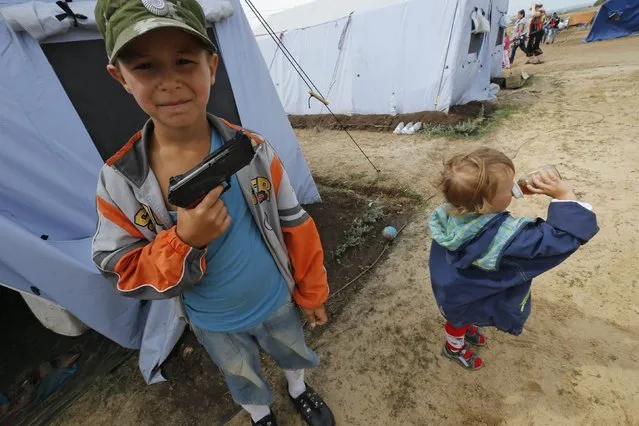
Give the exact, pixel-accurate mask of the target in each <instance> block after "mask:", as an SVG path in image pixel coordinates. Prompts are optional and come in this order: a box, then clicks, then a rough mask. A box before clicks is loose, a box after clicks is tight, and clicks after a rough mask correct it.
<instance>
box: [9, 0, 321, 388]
mask: <svg viewBox="0 0 639 426" xmlns="http://www.w3.org/2000/svg"><path fill="white" fill-rule="evenodd" d="M201 2H202V5H203V8H204V10H205V12H206V14H207V20H208V21H209V24H210V27H209V34H210V35H211V36H212V37H214V38H215V40H216V42H217V44H218V46H219V48H220V54H221V58H222V61H221V65H220V68H219V71H218V76H217V78H216V84H215V86H214V87H213V89H212V96H211V102H210V103H209V111H210V112H213V113H215V114H216V115H219V116H222V117H223V118H226V119H228V120H230V121H231V122H235V123H236V124H241V125H243V126H245V127H247V128H249V129H253V130H255V131H259V132H260V133H262V134H263V135H264V136H265V137H266V138H267V139H269V140H270V141H271V142H272V144H273V145H274V147H275V149H276V151H277V152H278V154H279V156H280V158H281V159H282V162H283V163H284V166H285V168H286V169H287V171H288V173H289V174H290V176H291V181H292V183H293V186H294V187H295V190H296V191H297V194H298V197H299V198H300V201H301V202H303V203H310V202H314V201H318V200H319V195H318V192H317V189H316V187H315V184H314V182H313V179H312V177H311V175H310V172H309V169H308V167H307V164H306V162H305V160H304V158H303V156H302V154H301V150H300V147H299V145H298V143H297V140H296V138H295V134H294V132H293V130H292V128H291V126H290V123H289V122H288V119H287V117H286V115H285V113H284V110H283V108H282V105H281V103H280V102H279V100H278V98H277V93H276V91H275V89H274V87H273V83H272V81H271V79H270V77H269V75H268V72H267V69H266V66H265V64H264V61H263V59H262V57H261V55H260V52H259V49H258V47H257V44H256V42H255V39H254V37H253V34H252V31H251V28H250V26H249V24H248V21H247V19H246V16H245V15H244V13H243V11H242V8H241V6H240V3H239V0H201ZM60 4H62V6H64V9H67V10H66V11H65V10H64V9H63V8H62V6H61V5H60ZM94 7H95V1H73V2H70V3H64V2H58V3H56V2H54V1H45V2H43V1H27V2H24V1H23V0H0V100H1V101H0V146H2V155H1V156H0V206H1V207H0V241H2V244H0V284H1V285H5V286H7V287H9V288H12V289H15V290H18V291H22V292H24V293H27V294H33V295H36V296H38V297H40V298H43V299H44V300H47V301H52V302H54V303H55V304H56V305H57V306H61V307H63V308H65V309H66V310H67V311H68V312H70V313H71V314H72V315H73V316H74V317H76V318H79V320H80V321H81V322H82V323H84V324H86V325H87V326H89V327H91V328H93V329H95V330H96V331H98V332H100V333H102V334H103V335H105V336H107V337H108V338H110V339H112V340H113V341H115V342H117V343H119V344H120V345H122V346H125V347H128V348H141V356H140V366H141V369H142V372H143V374H144V377H145V379H146V380H148V381H154V380H160V379H161V377H159V376H158V366H159V365H160V364H161V363H162V362H163V361H164V360H165V359H166V357H167V356H168V354H169V352H170V351H171V349H172V348H173V346H174V345H175V343H176V341H177V339H178V338H179V337H180V335H181V334H182V331H183V330H184V327H185V324H184V323H182V322H176V323H167V321H168V319H169V318H171V311H170V310H171V309H172V308H171V303H170V302H171V301H153V302H150V303H146V302H145V301H140V300H135V299H130V298H125V297H122V296H119V295H116V294H115V291H114V289H113V288H112V287H111V284H109V282H108V281H107V280H106V279H105V278H103V277H102V275H101V274H100V273H99V271H98V270H97V268H96V267H95V266H94V264H93V262H92V260H91V251H90V247H91V239H92V236H93V234H94V232H95V226H96V220H97V215H96V208H95V191H96V186H97V179H98V172H99V169H100V167H101V166H102V164H103V161H104V160H105V159H107V158H109V157H110V156H111V155H112V154H114V153H115V152H116V151H117V150H118V149H119V148H120V147H121V146H122V145H124V144H125V143H126V141H127V139H128V138H129V137H130V136H131V135H132V134H133V133H135V131H137V130H138V129H140V128H141V127H142V125H143V124H144V122H145V121H146V119H147V117H145V116H144V114H143V113H142V111H141V110H140V109H139V108H138V107H137V105H136V104H135V102H134V100H133V99H132V98H131V97H130V96H129V95H127V94H126V93H125V92H124V91H123V90H122V89H121V88H120V87H118V84H117V83H116V82H115V81H113V80H112V79H111V78H110V77H109V76H108V74H107V72H106V70H105V66H106V63H107V58H106V52H105V48H104V42H103V41H102V40H101V37H100V35H99V33H98V32H97V30H96V27H95V21H94V18H93V9H94ZM30 300H31V298H30ZM157 324H164V330H166V325H167V324H168V325H169V328H171V330H172V333H169V334H168V335H167V334H164V333H161V332H160V330H158V329H157Z"/></svg>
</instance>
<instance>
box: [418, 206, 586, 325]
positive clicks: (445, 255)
mask: <svg viewBox="0 0 639 426" xmlns="http://www.w3.org/2000/svg"><path fill="white" fill-rule="evenodd" d="M447 210H448V206H447V205H443V206H440V207H439V208H438V209H437V210H436V211H435V212H434V213H433V215H432V216H431V218H430V220H429V228H430V231H431V234H432V236H433V243H432V247H431V253H430V262H429V267H430V275H431V281H432V287H433V292H434V295H435V299H436V300H437V305H438V306H439V308H440V311H441V312H442V314H443V315H444V316H445V317H446V319H447V320H448V321H450V322H451V323H452V324H453V325H455V326H462V325H465V324H469V323H473V324H476V325H479V326H495V327H497V328H498V329H499V330H502V331H505V332H507V333H511V334H514V335H519V334H521V332H522V330H523V327H524V323H525V322H526V320H527V319H528V316H529V315H530V309H531V298H530V292H531V284H532V280H533V278H535V277H537V276H538V275H541V274H542V273H544V272H546V271H548V270H550V269H552V268H554V267H555V266H557V265H559V264H560V263H562V262H563V261H564V260H566V259H567V258H568V257H569V256H570V255H571V254H573V253H574V252H575V251H577V249H578V248H579V247H580V246H581V245H583V244H585V243H586V242H587V241H589V240H590V239H591V238H592V237H594V236H595V234H596V233H597V232H598V231H599V227H598V226H597V218H596V216H595V214H594V213H593V212H592V211H591V210H589V209H588V208H586V207H584V206H583V205H581V204H580V203H577V202H555V201H553V202H551V203H550V206H549V208H548V219H547V220H546V221H544V220H542V219H536V220H533V219H526V218H514V217H512V216H511V215H510V214H509V213H508V212H503V213H498V214H489V215H464V216H449V215H448V213H447Z"/></svg>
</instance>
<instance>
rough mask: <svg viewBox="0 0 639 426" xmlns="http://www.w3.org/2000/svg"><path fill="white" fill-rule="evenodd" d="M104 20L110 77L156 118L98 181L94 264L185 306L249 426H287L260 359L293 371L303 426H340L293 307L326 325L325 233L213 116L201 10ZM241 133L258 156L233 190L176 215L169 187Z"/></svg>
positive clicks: (122, 2)
mask: <svg viewBox="0 0 639 426" xmlns="http://www.w3.org/2000/svg"><path fill="white" fill-rule="evenodd" d="M95 17H96V21H97V24H98V27H99V29H100V32H101V33H102V35H103V37H104V39H105V43H106V49H107V54H108V58H109V64H108V66H107V69H108V72H109V73H110V74H111V75H112V76H113V78H115V79H116V80H117V81H118V82H120V83H121V84H122V86H123V88H124V89H125V90H126V91H127V92H128V93H130V94H131V95H132V96H133V97H134V98H135V100H136V101H137V103H138V104H139V106H140V108H142V109H143V110H144V111H145V112H146V113H147V114H148V115H149V116H150V119H149V120H148V122H147V123H146V124H145V126H144V128H143V129H142V130H141V131H140V132H138V133H137V134H136V135H134V136H133V137H132V138H131V139H130V140H129V142H128V143H127V144H126V145H124V146H123V147H122V148H121V149H120V150H119V151H118V152H117V153H116V154H115V155H114V156H113V157H111V158H110V159H109V160H107V162H106V164H105V165H104V166H103V168H102V170H101V172H100V178H99V182H98V188H97V208H98V217H99V218H98V226H97V231H96V234H95V237H94V242H93V250H92V251H93V259H94V262H95V263H96V265H97V266H98V267H99V268H100V270H102V271H103V272H104V273H105V274H106V275H107V276H108V277H109V278H110V279H111V280H112V282H113V284H114V285H115V288H116V289H117V291H118V292H120V293H121V294H123V295H126V296H130V297H136V298H139V299H147V300H153V299H162V298H176V299H174V300H179V301H180V303H179V307H180V308H181V309H182V308H183V309H184V311H185V314H186V315H185V316H186V318H187V319H188V321H189V323H190V324H191V326H192V328H193V330H194V332H195V334H196V336H197V338H198V340H199V341H200V343H201V344H202V345H203V346H204V347H205V348H206V350H207V351H208V353H209V355H210V356H211V358H212V359H213V361H214V362H215V363H216V364H217V366H218V367H219V368H220V370H221V371H222V373H223V374H224V376H225V379H226V382H227V384H228V387H229V389H230V392H231V394H232V396H233V399H234V400H235V401H236V402H237V403H238V404H240V405H241V406H242V407H243V408H244V409H245V410H246V411H248V412H249V413H250V415H251V419H252V424H254V425H276V424H277V423H276V419H275V416H274V414H273V413H272V412H271V411H270V408H269V405H270V404H271V402H272V397H273V395H272V391H271V387H270V385H269V384H268V383H267V382H266V381H265V379H264V377H263V376H262V375H261V373H260V348H261V349H263V350H264V351H265V352H267V353H268V354H270V355H271V357H273V359H274V360H275V361H276V362H277V364H278V365H279V366H280V367H281V368H283V369H284V373H285V376H286V378H287V381H288V392H289V394H290V397H291V399H292V401H293V403H294V405H295V407H296V408H297V410H298V412H299V413H300V414H301V415H302V417H303V419H304V420H305V422H306V423H307V424H309V425H332V424H334V419H333V414H332V413H331V410H330V409H329V407H328V406H327V405H326V404H325V403H324V401H323V400H322V398H321V397H320V396H319V395H318V394H317V393H316V392H315V391H313V389H311V388H310V387H309V386H307V385H306V383H305V381H304V369H306V368H313V367H316V366H317V365H318V364H319V359H318V357H317V355H316V354H315V353H314V352H313V351H312V350H311V349H309V348H308V346H306V343H305V342H304V335H303V330H302V328H301V325H300V320H299V314H298V311H297V309H296V306H295V304H297V305H299V306H300V307H301V308H302V309H303V310H304V312H305V314H306V316H307V317H308V319H309V322H310V324H311V325H312V326H315V325H323V324H325V323H326V321H327V317H326V312H325V310H324V303H325V301H326V299H327V296H328V284H327V279H326V271H325V269H324V266H323V259H324V255H323V251H322V246H321V242H320V238H319V234H318V232H317V229H316V227H315V224H314V222H313V220H312V219H311V218H310V217H309V216H308V214H307V213H306V212H305V211H304V210H303V209H302V207H301V206H300V205H299V203H298V201H297V198H296V196H295V193H294V191H293V188H292V187H291V184H290V182H289V178H288V176H287V174H286V172H285V170H284V168H283V166H282V164H281V163H280V160H279V159H278V157H277V155H276V153H275V152H274V151H273V149H272V148H271V146H270V145H269V144H268V143H267V142H266V141H265V140H264V139H262V138H261V137H260V136H258V135H255V134H253V133H251V132H249V131H247V130H245V129H241V128H239V127H237V126H234V125H232V124H230V123H228V122H226V121H224V120H221V119H219V118H217V117H214V116H211V115H209V114H207V111H206V106H207V103H208V100H209V93H210V88H211V86H212V85H213V84H214V83H215V74H216V70H217V64H218V56H217V54H216V48H215V46H214V44H213V43H212V41H211V40H210V39H209V37H208V35H207V32H206V20H205V16H204V13H203V11H202V8H201V7H200V5H199V4H198V3H197V1H196V0H177V1H175V2H172V1H169V0H98V2H97V5H96V9H95ZM237 131H240V132H244V133H245V134H246V135H247V136H249V137H250V138H251V140H252V146H253V149H254V152H255V156H254V158H253V160H252V161H251V163H250V164H249V165H248V166H247V167H244V168H243V169H241V170H240V171H239V172H237V173H236V174H235V175H234V176H233V177H232V180H231V187H230V189H229V190H228V191H226V192H224V193H223V190H222V187H218V188H215V189H213V190H212V191H210V192H209V193H208V195H206V197H205V198H204V199H203V200H202V201H201V202H200V203H199V204H198V205H197V206H195V207H193V208H190V209H183V208H176V207H175V206H173V205H171V203H170V202H169V201H168V195H167V192H168V188H169V179H170V178H171V177H172V176H175V175H178V174H182V173H184V172H186V171H188V170H190V169H191V168H192V167H194V166H196V165H197V164H199V163H200V162H201V161H202V160H203V159H204V157H206V156H207V155H208V154H209V153H210V152H212V151H214V150H215V149H216V148H219V147H220V146H222V144H223V143H225V142H227V141H229V140H231V139H232V138H233V136H234V135H235V134H236V132H237Z"/></svg>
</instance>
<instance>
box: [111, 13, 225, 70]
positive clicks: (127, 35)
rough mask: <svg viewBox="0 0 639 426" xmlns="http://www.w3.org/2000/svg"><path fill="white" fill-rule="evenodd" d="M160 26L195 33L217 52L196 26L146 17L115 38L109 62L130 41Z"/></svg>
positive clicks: (112, 60)
mask: <svg viewBox="0 0 639 426" xmlns="http://www.w3.org/2000/svg"><path fill="white" fill-rule="evenodd" d="M160 28H178V29H181V30H184V31H186V32H188V33H189V34H193V35H194V36H196V37H197V38H199V39H200V40H202V42H203V43H204V44H205V45H206V46H207V47H209V48H210V49H211V51H212V52H216V50H217V49H216V48H215V45H214V44H213V43H212V42H211V40H209V38H208V37H205V36H204V35H203V34H200V32H199V31H197V30H196V29H195V28H193V27H191V26H189V25H187V24H185V23H183V22H180V21H176V20H175V19H171V18H162V17H159V16H158V17H153V18H149V19H145V20H143V21H140V22H136V23H135V24H134V25H131V26H130V27H128V28H126V29H125V30H123V31H122V32H121V33H120V35H119V36H118V38H117V39H116V40H115V44H114V45H113V51H112V52H111V57H110V58H109V62H110V63H111V64H113V63H114V62H115V59H116V58H117V57H118V54H119V53H120V52H121V51H122V49H124V48H125V47H126V46H127V45H128V44H129V43H131V42H132V41H133V40H135V39H136V38H138V37H140V36H141V35H144V34H146V33H148V32H150V31H154V30H157V29H160Z"/></svg>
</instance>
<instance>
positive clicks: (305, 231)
mask: <svg viewBox="0 0 639 426" xmlns="http://www.w3.org/2000/svg"><path fill="white" fill-rule="evenodd" d="M271 178H272V179H273V186H274V191H275V195H276V199H277V208H278V212H279V216H280V226H281V229H282V233H283V235H284V243H285V244H286V248H287V251H288V256H289V258H290V260H291V265H292V268H293V278H294V279H295V283H296V286H295V291H294V293H293V298H294V300H295V302H296V303H297V304H298V305H299V306H301V307H302V308H306V309H314V308H319V307H320V306H322V305H323V304H324V303H325V302H326V299H328V293H329V287H328V280H327V277H326V269H325V268H324V250H323V249H322V243H321V240H320V236H319V232H318V231H317V227H316V226H315V222H314V221H313V219H312V218H311V217H310V216H309V215H308V213H307V212H306V211H305V210H304V209H303V208H302V206H301V205H300V204H299V202H298V200H297V196H296V195H295V192H294V190H293V187H292V186H291V184H290V181H289V178H288V175H287V174H286V171H285V170H284V167H283V166H282V163H281V162H280V160H279V158H277V155H274V158H273V161H272V163H271Z"/></svg>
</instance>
